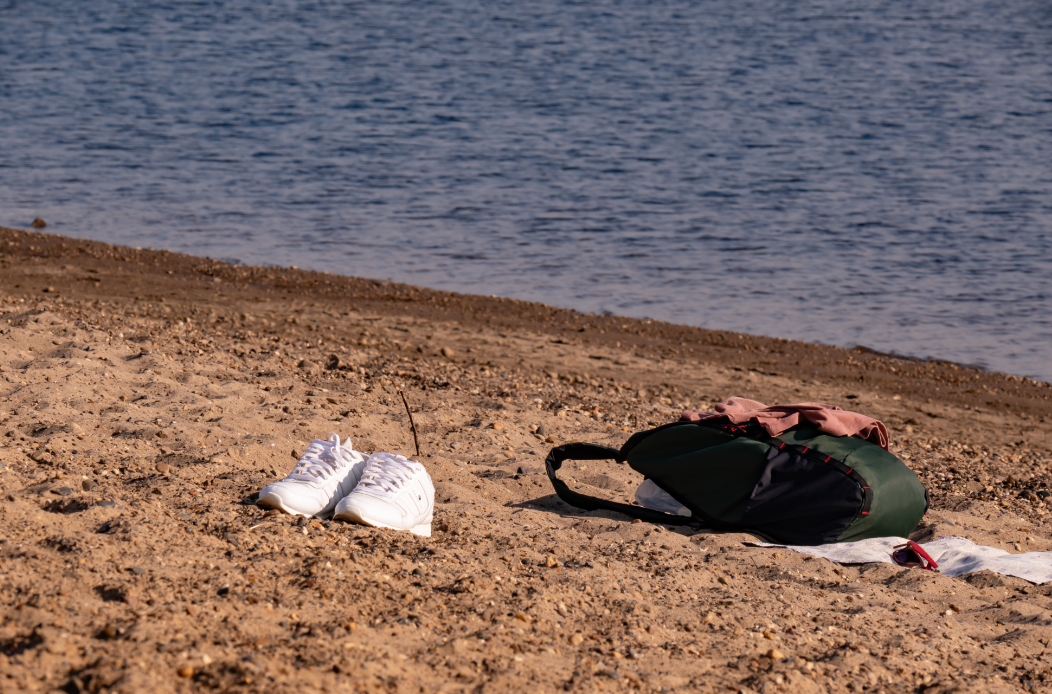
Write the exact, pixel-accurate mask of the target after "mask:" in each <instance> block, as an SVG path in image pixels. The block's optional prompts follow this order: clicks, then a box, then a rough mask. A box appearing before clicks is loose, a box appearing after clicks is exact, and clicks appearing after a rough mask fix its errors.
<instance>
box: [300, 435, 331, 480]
mask: <svg viewBox="0 0 1052 694" xmlns="http://www.w3.org/2000/svg"><path fill="white" fill-rule="evenodd" d="M342 465H343V459H342V458H340V457H338V456H337V455H336V453H335V452H334V451H333V446H332V444H331V443H329V442H328V441H322V440H320V439H315V440H314V441H313V442H312V443H311V445H310V447H308V448H307V451H306V452H305V453H304V454H303V455H302V456H300V459H299V462H297V463H296V467H295V469H293V471H292V474H291V475H289V477H292V478H295V479H299V480H305V481H308V482H310V481H313V480H315V479H318V478H324V477H328V476H329V475H330V474H331V473H333V472H335V471H336V470H337V469H338V468H339V467H340V466H342Z"/></svg>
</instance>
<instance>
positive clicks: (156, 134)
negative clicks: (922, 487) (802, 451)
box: [0, 0, 1052, 380]
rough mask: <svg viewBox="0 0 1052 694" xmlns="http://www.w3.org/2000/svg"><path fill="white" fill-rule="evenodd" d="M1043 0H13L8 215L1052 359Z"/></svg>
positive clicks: (288, 259) (4, 106)
mask: <svg viewBox="0 0 1052 694" xmlns="http://www.w3.org/2000/svg"><path fill="white" fill-rule="evenodd" d="M1050 66H1052V6H1050V5H1049V3H1048V2H1047V1H1045V0H1040V1H1036V0H1021V1H1019V2H1011V3H1008V2H1001V3H998V2H981V1H978V0H953V1H952V2H951V1H941V2H940V1H939V0H934V1H925V2H919V1H916V0H902V1H897V2H890V3H874V2H869V1H865V2H863V1H861V0H858V1H844V2H836V1H834V0H813V1H807V0H802V1H801V0H793V1H783V2H773V1H772V2H747V1H745V2H743V1H740V0H734V1H730V0H709V1H696V0H695V1H688V0H668V1H665V2H662V1H656V2H655V1H649V2H647V1H643V0H624V1H621V2H611V1H603V0H594V1H592V2H588V3H583V2H570V1H567V0H538V1H537V2H529V3H524V2H506V1H501V0H498V1H493V2H469V1H466V0H446V1H444V2H443V1H429V0H416V1H414V2H404V1H399V0H393V1H392V0H385V2H371V3H364V2H328V1H319V2H294V1H291V0H289V1H286V2H277V1H274V2H266V1H265V0H251V1H249V0H225V1H215V2H166V3H161V2H151V1H149V0H138V1H136V2H130V1H125V2H83V1H73V0H51V1H49V0H35V1H34V2H23V1H21V0H7V1H6V2H5V1H4V0H0V224H4V225H9V226H23V227H24V226H26V225H28V223H29V222H30V221H31V220H32V219H33V218H34V217H35V216H37V215H40V216H42V217H43V218H44V219H46V220H47V221H48V223H49V224H50V227H49V230H53V231H55V232H57V233H62V234H68V235H72V236H83V237H90V238H95V239H101V240H106V241H113V242H117V243H124V244H130V245H133V246H144V247H147V246H148V247H165V248H171V249H175V250H180V251H188V252H191V253H197V254H202V255H209V256H212V257H219V258H225V259H236V260H239V261H241V262H245V263H253V264H259V263H270V264H278V265H298V266H300V267H308V268H316V269H323V270H329V271H335V272H341V273H346V274H353V275H362V276H368V277H377V278H385V279H387V278H389V279H394V280H400V281H406V282H412V283H416V284H422V285H427V286H432V287H440V288H447V289H453V290H459V291H467V292H475V293H483V294H500V295H508V296H514V297H519V298H524V299H535V300H540V301H544V302H548V303H551V304H555V305H561V306H569V307H574V308H579V309H582V310H586V311H611V312H614V313H619V314H629V315H635V316H649V317H654V318H661V319H666V320H672V321H677V322H682V323H691V324H696V325H702V326H706V327H713V328H728V329H733V330H739V331H747V332H753V333H762V334H770V335H778V336H782V337H791V338H799V339H803V340H810V341H817V342H825V343H833V344H839V345H847V346H851V345H855V344H862V345H867V346H870V347H873V348H876V349H880V350H888V351H894V352H899V353H903V354H909V355H914V356H921V357H924V356H936V357H941V358H946V359H952V360H957V361H963V362H968V363H978V364H982V365H985V366H988V367H990V368H993V369H997V370H1002V371H1008V372H1012V373H1016V374H1023V375H1031V376H1035V377H1039V378H1043V379H1046V380H1052V346H1050V345H1052V167H1050V165H1049V163H1050V162H1052V67H1050Z"/></svg>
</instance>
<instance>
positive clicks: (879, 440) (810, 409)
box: [680, 398, 888, 450]
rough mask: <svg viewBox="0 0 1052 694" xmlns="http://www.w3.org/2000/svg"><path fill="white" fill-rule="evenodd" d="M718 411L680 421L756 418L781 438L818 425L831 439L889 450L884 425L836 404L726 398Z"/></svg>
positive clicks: (686, 416)
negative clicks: (788, 432)
mask: <svg viewBox="0 0 1052 694" xmlns="http://www.w3.org/2000/svg"><path fill="white" fill-rule="evenodd" d="M713 409H714V410H715V412H690V411H687V412H684V413H683V415H682V416H681V417H680V421H684V422H698V421H701V420H702V419H709V418H712V417H719V418H722V419H726V420H728V421H730V422H731V423H732V424H744V423H745V422H748V421H749V420H752V419H755V420H756V421H757V422H759V424H760V426H762V427H763V428H764V430H766V431H767V434H768V435H769V436H778V434H781V433H782V432H784V431H786V430H788V429H791V428H793V427H795V426H796V425H797V424H800V422H802V421H803V420H807V421H809V422H811V423H812V424H816V425H817V426H818V430H819V431H821V432H823V433H826V434H829V435H830V436H858V437H859V438H862V439H865V440H867V441H869V442H871V443H875V444H877V445H878V446H880V447H881V448H883V449H884V450H888V430H887V427H885V426H884V424H883V422H880V421H878V420H876V419H873V418H872V417H867V416H866V415H864V414H859V413H858V412H848V411H847V410H842V409H840V408H839V407H837V406H835V405H823V404H822V403H820V402H801V403H796V404H794V405H772V406H770V407H768V406H767V405H764V404H763V403H762V402H756V401H755V400H747V399H746V398H727V399H726V400H724V401H723V402H721V403H717V404H716V406H715V407H714V408H713Z"/></svg>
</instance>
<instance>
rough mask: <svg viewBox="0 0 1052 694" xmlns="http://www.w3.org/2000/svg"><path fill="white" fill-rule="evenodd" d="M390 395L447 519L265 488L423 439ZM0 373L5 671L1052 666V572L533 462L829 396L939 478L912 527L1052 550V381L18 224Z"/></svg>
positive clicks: (520, 686)
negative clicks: (340, 439)
mask: <svg viewBox="0 0 1052 694" xmlns="http://www.w3.org/2000/svg"><path fill="white" fill-rule="evenodd" d="M45 290H46V291H45ZM400 392H404V393H405V395H406V397H407V399H408V401H409V403H410V405H411V406H412V408H413V417H414V420H415V422H416V427H417V429H418V431H419V435H420V447H421V453H422V455H421V457H420V458H421V462H423V463H424V464H425V465H426V466H427V467H428V469H429V471H430V474H431V476H432V478H433V480H434V482H435V486H436V508H435V522H434V525H433V529H434V533H433V535H432V537H431V538H427V539H424V538H416V537H413V536H409V535H407V534H400V533H392V532H387V531H378V530H374V529H367V528H362V527H358V526H353V525H348V524H345V523H342V522H329V521H318V520H311V521H302V522H301V521H300V520H298V519H295V518H291V517H289V516H284V515H280V514H274V513H264V512H263V511H262V510H261V509H259V508H257V507H255V505H254V504H253V503H252V500H253V494H254V493H255V492H258V490H259V489H260V488H261V487H262V486H264V485H265V484H266V483H267V482H269V481H273V480H274V479H278V478H281V477H283V476H284V475H285V474H286V473H287V472H288V470H289V469H290V468H291V465H292V463H293V456H294V455H298V454H299V453H302V451H303V449H304V448H305V446H306V445H307V443H308V442H309V441H310V440H311V439H313V438H324V437H326V436H327V435H328V434H329V432H330V431H335V432H338V433H340V434H341V435H342V436H348V435H350V436H351V437H353V440H354V444H355V448H357V449H359V450H364V451H369V452H372V451H379V450H389V451H392V452H395V453H403V454H407V455H408V454H410V453H412V448H413V437H412V434H411V432H410V430H409V426H408V424H409V423H408V418H407V417H406V413H405V410H404V409H403V405H402V401H401V399H400V396H399V393H400ZM0 393H2V397H0V519H2V522H3V524H4V525H3V527H4V528H5V531H6V532H5V537H4V538H3V542H0V615H2V616H3V618H4V619H3V621H2V622H0V643H3V644H6V645H5V646H3V648H2V649H0V682H4V683H5V687H11V688H15V689H21V690H25V691H33V690H43V691H53V690H55V689H56V688H62V687H65V688H67V689H69V688H70V687H73V688H74V689H75V688H76V687H78V686H79V687H81V688H82V689H89V690H93V691H97V690H98V689H100V688H103V687H105V688H108V689H109V690H110V691H113V692H124V691H127V692H134V691H159V692H192V691H194V692H196V691H204V690H206V689H211V688H220V689H222V690H224V691H239V692H240V691H244V692H257V691H258V692H262V691H290V692H291V691H330V692H332V691H354V690H357V691H389V690H390V689H391V688H395V689H398V690H399V691H402V690H404V691H421V690H423V691H435V692H437V691H442V692H445V693H446V694H450V693H451V692H461V691H462V692H474V691H479V690H485V691H490V690H493V691H509V692H519V691H522V692H537V691H538V690H540V691H545V692H555V691H559V690H572V691H598V690H601V689H602V690H621V689H625V690H626V691H627V690H637V689H638V690H640V691H661V690H662V688H666V687H667V688H669V689H670V690H682V691H708V690H712V691H719V690H721V689H722V690H725V689H727V688H733V689H734V690H742V689H744V690H746V691H783V690H791V691H816V692H817V691H831V692H832V691H842V690H843V689H844V687H845V686H846V684H845V682H847V683H854V685H857V689H859V690H860V689H862V687H863V686H865V687H866V688H867V689H872V690H874V691H876V690H879V689H880V688H886V690H887V691H901V690H903V689H906V688H914V689H915V688H933V687H940V688H941V689H942V690H945V691H950V690H951V689H954V688H956V690H957V691H991V690H998V689H1003V690H1004V691H1015V690H1017V688H1020V687H1024V686H1025V685H1026V683H1028V682H1038V681H1046V682H1047V681H1049V680H1052V669H1049V667H1048V665H1047V664H1046V663H1045V662H1044V655H1045V654H1046V653H1047V651H1046V647H1047V644H1048V639H1049V637H1050V636H1052V628H1050V627H1048V626H1046V625H1045V621H1047V620H1045V619H1044V617H1043V616H1042V615H1044V614H1045V611H1046V610H1047V609H1048V608H1049V607H1048V605H1047V604H1046V603H1047V601H1048V599H1049V590H1050V589H1049V587H1047V586H1033V585H1032V584H1029V583H1027V582H1026V581H1023V580H1021V579H1015V578H1010V577H1006V576H998V575H995V574H991V573H989V572H980V573H977V574H967V575H965V576H962V577H959V578H954V579H951V578H948V577H946V576H942V575H939V574H929V573H926V572H920V571H910V570H904V569H900V568H897V567H893V566H890V565H886V564H876V565H861V566H840V565H836V564H833V563H831V562H828V561H826V560H811V559H810V558H809V557H805V556H804V555H800V554H796V553H793V552H788V551H786V550H780V549H778V548H759V547H745V546H743V545H742V542H743V540H747V539H749V537H748V536H746V535H741V534H711V533H705V532H696V531H694V530H691V529H682V528H681V529H669V528H666V527H664V526H660V525H652V524H649V523H631V522H628V521H627V520H626V519H625V517H623V516H619V515H618V514H613V513H606V512H592V513H588V512H582V511H580V510H579V509H573V508H571V507H569V506H567V505H565V504H563V503H562V502H561V501H559V500H558V499H557V498H556V497H555V496H554V494H553V491H552V489H551V485H550V483H549V482H548V479H547V477H546V476H545V474H544V472H543V460H544V456H545V455H546V453H547V451H548V450H549V449H550V448H551V447H552V446H554V445H558V444H561V443H565V442H569V441H591V442H595V443H601V444H605V445H613V446H620V445H621V444H622V443H623V442H624V441H625V440H627V439H628V437H629V436H630V435H631V434H632V433H633V432H635V431H638V430H640V429H645V428H649V427H652V426H655V425H658V424H662V423H665V422H668V421H672V420H674V419H675V418H676V417H677V416H678V414H679V411H681V410H682V409H699V408H702V409H703V408H705V407H708V406H711V404H712V403H714V402H717V401H719V400H722V399H725V398H726V397H728V396H731V395H741V396H744V397H750V398H753V399H756V400H760V401H762V402H767V403H770V404H774V403H776V402H799V401H813V400H817V401H823V402H828V403H830V404H835V405H840V406H841V407H844V408H845V409H854V410H858V411H861V412H865V413H867V414H870V415H873V416H875V417H877V418H878V419H881V420H882V421H884V422H885V424H887V425H888V428H889V431H890V434H891V439H892V445H891V450H892V452H894V453H895V454H896V455H898V456H900V457H901V458H902V459H903V460H904V461H906V462H907V464H909V465H910V467H911V468H913V469H914V470H915V471H916V472H917V473H918V475H920V476H921V478H922V479H923V480H924V481H925V483H926V484H927V486H928V487H929V489H930V490H931V491H932V494H933V506H932V510H931V511H930V512H929V514H928V515H927V516H926V517H925V519H924V520H923V521H922V523H921V525H920V526H919V527H918V529H917V531H916V532H915V533H914V534H913V538H914V539H916V540H918V541H927V540H930V539H933V538H935V537H938V536H940V535H947V534H953V535H963V536H965V537H968V538H970V539H973V540H974V541H976V542H978V543H980V544H986V545H991V546H995V547H1000V548H1002V549H1005V550H1007V551H1009V552H1021V551H1050V550H1052V521H1050V514H1049V511H1048V507H1047V504H1046V503H1045V499H1046V498H1047V497H1048V494H1049V485H1050V484H1052V433H1050V431H1049V430H1050V429H1052V426H1050V425H1049V421H1050V419H1052V400H1050V395H1052V388H1050V387H1049V386H1048V385H1047V384H1042V383H1039V382H1031V381H1028V380H1024V379H1021V378H1018V377H1012V376H1005V375H1002V374H995V373H990V372H985V371H980V370H976V369H968V368H966V367H961V366H959V365H954V364H948V363H941V362H940V363H932V362H912V361H902V360H899V359H897V358H889V357H887V356H886V355H877V354H873V353H869V352H866V351H861V350H849V349H841V348H834V347H825V346H820V345H808V344H804V343H796V342H790V341H784V340H776V339H772V338H763V337H755V336H743V335H738V334H736V333H725V332H720V331H708V330H703V329H699V328H689V327H685V326H676V325H670V324H664V323H658V322H656V321H645V320H639V319H626V318H620V317H616V316H591V315H584V314H580V313H577V312H574V311H567V310H562V309H554V308H551V307H547V306H543V305H540V304H531V303H527V302H521V301H514V300H509V299H493V298H487V297H477V296H464V295H456V294H451V293H448V292H440V291H435V290H428V289H422V288H417V287H410V286H407V285H398V284H392V283H387V282H379V281H373V280H362V279H358V278H350V277H343V276H338V275H331V274H326V273H317V272H308V271H302V270H295V269H281V268H257V267H245V266H232V265H228V264H225V263H221V262H218V261H213V260H209V259H205V258H195V257H192V256H186V255H181V254H175V253H169V252H164V251H140V250H134V249H127V248H121V247H116V246H110V245H108V244H102V243H97V242H90V241H78V240H73V239H67V238H63V237H58V236H54V235H49V234H42V233H38V232H27V231H19V230H9V229H0ZM562 477H563V479H566V480H568V482H569V483H571V485H572V486H574V487H575V488H578V489H580V490H581V491H583V492H585V493H589V494H593V495H603V496H608V497H610V498H614V499H615V500H619V501H624V500H627V499H630V498H631V496H632V492H633V490H634V488H635V486H636V485H637V484H638V483H639V481H640V479H641V478H640V477H639V476H638V475H637V474H636V473H634V472H633V471H631V470H630V469H628V468H627V466H619V465H616V464H614V463H613V462H612V461H600V462H590V463H589V462H586V463H569V464H567V465H566V467H564V471H563V473H562ZM8 682H10V684H8ZM78 682H79V683H80V684H79V685H78V684H77V683H78ZM92 688H94V689H92ZM765 688H766V689H765ZM938 690H939V689H936V691H938Z"/></svg>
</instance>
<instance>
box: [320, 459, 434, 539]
mask: <svg viewBox="0 0 1052 694" xmlns="http://www.w3.org/2000/svg"><path fill="white" fill-rule="evenodd" d="M434 511H435V486H434V485H433V484H432V483H431V476H430V475H428V474H427V470H425V469H424V466H423V465H421V464H420V463H418V462H416V461H415V460H407V459H406V458H405V456H401V455H394V454H393V453H374V454H373V455H371V456H369V460H368V461H366V463H365V472H363V473H362V480H361V482H359V483H358V486H357V487H355V488H354V491H352V492H351V493H350V494H348V495H347V496H346V497H345V498H344V499H343V501H341V502H340V503H338V504H336V513H335V515H334V516H333V517H334V518H339V519H341V520H346V521H352V522H354V523H361V524H362V525H371V526H373V527H376V528H390V529H392V530H408V531H409V532H411V533H413V534H414V535H420V536H421V537H431V519H432V517H433V515H434Z"/></svg>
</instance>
